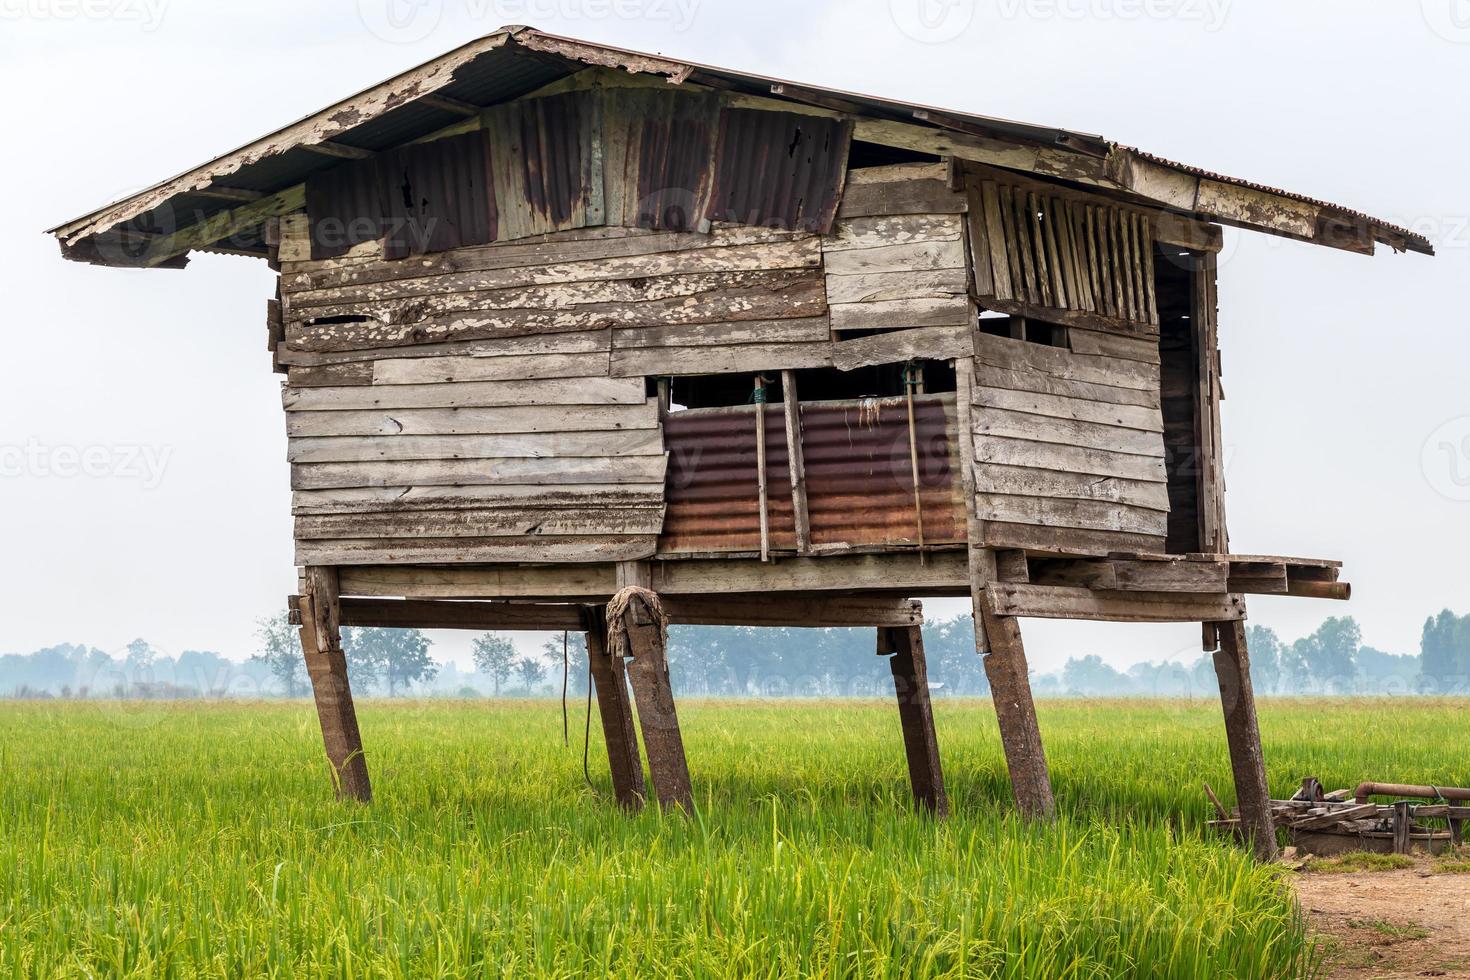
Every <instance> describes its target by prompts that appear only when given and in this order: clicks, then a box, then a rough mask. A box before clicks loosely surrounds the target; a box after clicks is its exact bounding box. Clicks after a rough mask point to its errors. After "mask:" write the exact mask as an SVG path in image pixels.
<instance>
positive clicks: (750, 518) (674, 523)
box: [658, 405, 796, 554]
mask: <svg viewBox="0 0 1470 980" xmlns="http://www.w3.org/2000/svg"><path fill="white" fill-rule="evenodd" d="M755 415H756V409H755V406H754V405H739V406H735V407H732V408H699V409H690V410H688V411H683V412H674V413H672V414H670V415H669V416H668V417H667V418H666V419H665V420H664V445H665V446H666V447H667V449H668V451H669V470H668V480H667V484H666V490H665V497H666V498H667V507H666V509H665V511H664V531H663V536H662V537H660V538H659V542H658V550H659V552H660V553H679V554H691V553H700V552H719V551H743V552H753V551H760V547H761V531H760V489H759V482H758V476H757V467H756V443H755ZM765 428H766V486H767V494H768V504H767V513H768V515H769V522H770V537H771V547H772V548H773V549H777V550H795V548H796V522H795V520H794V518H793V516H792V509H791V471H790V470H789V469H788V462H787V461H788V458H789V457H788V454H787V451H786V418H785V415H784V414H783V412H782V409H781V406H780V405H767V406H766V425H765Z"/></svg>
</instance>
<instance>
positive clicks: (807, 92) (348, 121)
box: [50, 27, 1433, 264]
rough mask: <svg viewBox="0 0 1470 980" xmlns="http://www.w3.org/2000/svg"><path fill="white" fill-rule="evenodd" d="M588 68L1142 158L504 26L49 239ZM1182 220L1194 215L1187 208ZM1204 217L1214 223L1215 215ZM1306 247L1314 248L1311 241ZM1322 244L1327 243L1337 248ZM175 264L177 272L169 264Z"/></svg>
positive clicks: (152, 219)
mask: <svg viewBox="0 0 1470 980" xmlns="http://www.w3.org/2000/svg"><path fill="white" fill-rule="evenodd" d="M586 66H602V67H607V68H614V69H619V70H624V71H628V72H631V73H644V74H653V75H661V76H663V77H665V78H667V79H668V80H669V81H671V82H673V83H676V84H682V83H685V82H694V83H704V84H706V85H710V86H713V87H715V88H720V89H725V90H733V91H737V92H746V93H750V94H759V95H763V96H766V97H773V98H777V99H789V100H792V101H795V102H807V103H809V104H812V103H814V104H818V105H827V106H836V107H838V108H839V110H840V111H846V112H849V113H851V114H855V115H863V116H874V117H879V118H888V119H893V120H899V121H904V122H909V123H912V124H917V125H926V126H932V127H934V128H936V129H938V130H940V131H943V130H951V131H957V132H963V133H969V134H972V135H985V136H993V137H998V138H1001V139H1008V140H1013V141H1017V142H1020V143H1023V144H1027V145H1032V146H1041V147H1055V148H1058V149H1061V150H1064V151H1070V152H1073V153H1081V154H1087V155H1090V156H1093V157H1109V158H1111V157H1112V156H1113V154H1114V153H1115V152H1119V151H1121V152H1122V153H1124V154H1126V153H1129V152H1135V151H1130V150H1128V149H1127V148H1126V147H1120V146H1119V145H1118V144H1115V143H1111V142H1108V141H1106V140H1104V139H1103V138H1102V137H1099V136H1095V135H1093V134H1088V133H1080V132H1076V131H1071V130H1065V129H1057V128H1053V127H1044V126H1032V125H1029V124H1026V123H1018V122H1014V121H1011V120H1005V119H997V118H994V117H987V116H979V115H974V114H969V113H959V112H948V111H943V110H938V109H933V108H930V107H927V106H921V105H915V104H912V103H905V102H899V101H895V100H889V99H879V98H875V97H872V96H868V95H861V94H857V93H852V92H842V91H839V90H835V89H825V88H818V87H815V86H799V85H796V84H793V83H791V82H786V81H783V80H780V79H775V78H768V77H765V76H761V75H754V74H749V73H744V72H736V71H732V70H729V69H723V68H716V67H712V66H705V65H698V64H695V63H692V62H685V61H677V60H673V59H669V58H664V57H661V56H658V55H649V54H642V53H639V52H635V51H629V50H626V49H621V48H612V47H607V46H603V45H595V44H589V43H586V42H581V41H577V40H574V39H571V38H564V37H558V36H556V35H552V34H545V33H542V32H539V31H535V30H532V29H530V28H526V27H507V28H502V29H501V30H499V31H496V32H494V33H493V34H490V35H488V36H486V37H484V38H480V39H478V40H476V41H472V42H470V43H469V44H466V45H463V46H461V47H459V48H456V49H455V50H453V51H451V52H449V53H447V54H445V55H443V56H441V57H439V58H437V59H435V60H433V61H431V62H428V63H426V64H424V65H421V66H419V67H417V68H414V69H411V70H410V71H407V72H404V73H402V74H400V75H397V76H395V77H393V78H391V79H389V80H387V81H385V82H382V83H380V84H379V85H376V86H373V87H372V88H370V89H367V90H364V91H363V92H360V93H358V94H357V95H354V96H351V97H350V98H347V99H344V100H342V101H341V102H338V103H336V104H334V105H332V106H329V107H328V108H326V109H324V110H322V111H320V112H318V113H314V114H312V115H310V116H307V117H305V118H303V119H301V120H298V121H297V122H295V123H292V124H291V125H289V126H286V127H285V128H283V129H281V130H278V131H277V132H275V133H272V134H270V135H268V136H265V137H262V138H261V139H258V140H256V141H254V142H253V143H249V144H247V145H245V146H243V147H240V148H239V149H236V150H234V151H232V152H230V153H227V154H224V155H223V156H220V157H218V158H216V159H214V160H211V161H209V162H208V163H206V164H203V165H202V166H199V167H196V168H194V169H192V170H189V171H186V172H185V173H183V174H180V175H178V176H176V177H173V178H171V179H169V180H165V181H162V182H160V183H158V184H155V185H154V186H152V187H150V188H148V189H146V190H144V191H141V192H139V193H137V194H134V195H133V196H131V197H129V198H126V199H124V200H121V201H117V202H114V203H112V204H109V205H106V206H104V207H102V208H99V209H97V210H96V211H93V212H91V213H89V214H86V215H83V216H81V217H79V218H76V219H74V220H72V221H68V222H65V223H63V224H61V225H58V226H57V227H55V228H52V229H50V231H51V233H52V234H55V235H56V236H57V237H58V238H59V239H60V240H61V243H62V246H63V251H64V252H65V253H66V254H67V255H68V257H71V258H76V259H80V260H84V261H103V262H107V261H108V260H107V257H106V256H103V255H99V254H98V249H97V248H96V243H95V242H92V241H91V240H92V239H95V238H96V236H99V235H101V234H103V233H106V232H108V231H109V230H110V229H113V228H114V227H116V226H118V225H120V224H122V223H123V222H127V221H130V220H132V219H137V218H139V217H140V216H143V217H144V219H145V224H144V225H143V226H144V227H148V226H150V225H160V224H163V223H167V222H170V221H173V220H174V216H173V215H172V214H171V213H170V209H171V208H175V207H177V202H176V200H175V199H176V198H178V196H179V195H181V194H185V193H188V192H190V191H196V190H198V189H200V188H205V187H208V186H210V185H211V184H213V183H215V182H216V181H218V182H219V184H220V185H221V186H228V187H241V188H248V189H254V190H260V191H264V192H267V193H274V192H277V191H281V190H285V189H287V188H290V187H293V186H295V185H297V184H300V183H302V182H303V181H304V180H305V179H306V178H307V177H308V176H309V175H310V174H311V173H313V172H316V171H318V170H320V169H323V168H324V167H327V166H331V165H332V164H333V162H334V161H332V160H331V158H330V157H323V156H322V155H321V154H317V153H312V152H308V151H304V150H301V149H299V148H300V147H302V146H304V145H309V144H314V143H319V142H323V141H335V142H340V143H343V144H346V145H349V146H358V147H361V148H366V149H370V150H372V149H382V148H385V147H388V146H391V145H396V144H398V143H402V142H406V141H410V140H413V139H418V138H421V137H423V136H426V135H429V134H430V133H432V132H434V131H436V130H437V129H439V128H442V127H443V126H444V125H446V121H448V120H450V119H452V116H453V113H452V112H445V111H443V110H442V109H441V108H437V107H430V106H427V105H424V104H419V103H418V100H420V99H422V98H423V97H424V96H427V95H433V94H440V95H444V96H449V97H451V98H454V99H457V100H461V101H463V102H466V103H470V104H473V105H478V106H489V105H494V104H498V103H501V102H505V101H507V100H511V99H515V98H518V97H520V96H522V95H525V94H527V93H529V92H531V91H534V90H535V89H537V88H539V87H541V86H543V85H545V84H548V83H550V82H553V81H556V80H557V79H559V78H562V77H565V76H566V75H570V74H572V73H574V72H576V71H578V70H580V69H581V68H583V67H586ZM1136 156H1137V157H1138V159H1140V160H1145V161H1148V162H1150V163H1153V164H1156V165H1158V166H1161V167H1165V168H1168V169H1170V170H1173V171H1175V172H1178V173H1181V174H1189V175H1192V176H1195V177H1198V178H1200V179H1206V180H1211V181H1218V182H1220V183H1222V184H1228V185H1231V186H1234V187H1240V188H1249V189H1252V190H1256V191H1259V192H1261V193H1264V194H1270V195H1275V196H1278V197H1280V198H1283V199H1287V200H1291V201H1296V202H1301V203H1305V204H1307V205H1308V206H1311V207H1316V208H1319V209H1320V211H1321V215H1320V220H1321V221H1323V222H1326V223H1327V224H1328V225H1331V224H1334V223H1337V224H1346V225H1351V226H1353V227H1352V228H1351V229H1350V231H1351V232H1352V233H1353V234H1354V235H1357V236H1360V237H1361V236H1366V238H1367V244H1368V245H1370V246H1371V243H1372V240H1373V239H1377V240H1379V241H1384V242H1386V243H1387V244H1390V245H1392V246H1393V247H1395V248H1407V249H1412V250H1415V251H1421V252H1425V253H1429V254H1432V253H1433V245H1432V244H1431V243H1430V242H1429V240H1428V239H1427V238H1425V237H1424V236H1422V235H1418V234H1415V233H1413V232H1411V231H1409V230H1408V229H1404V228H1401V227H1398V226H1396V225H1393V224H1390V223H1388V222H1383V221H1379V220H1378V219H1376V218H1372V217H1371V216H1369V215H1366V214H1364V213H1363V212H1361V211H1356V210H1353V209H1350V208H1345V207H1343V206H1341V205H1336V204H1331V203H1330V202H1326V201H1320V200H1318V199H1316V198H1311V197H1306V196H1304V195H1299V194H1292V193H1289V192H1286V191H1283V190H1280V189H1278V188H1274V187H1269V186H1267V185H1264V184H1256V183H1252V182H1249V181H1244V180H1240V179H1238V178H1231V177H1227V176H1224V175H1222V174H1215V173H1212V172H1210V171H1206V170H1202V169H1200V168H1195V167H1189V166H1186V165H1183V164H1179V163H1177V162H1175V161H1171V160H1167V159H1165V158H1163V157H1158V156H1154V155H1152V154H1146V153H1141V152H1140V153H1136ZM1110 163H1111V160H1110ZM1123 189H1124V190H1126V189H1127V188H1126V187H1125V188H1123ZM782 196H784V197H788V198H789V197H793V196H794V195H793V193H792V192H791V191H790V190H789V189H788V190H787V191H786V192H785V193H784V194H783V195H782ZM786 203H790V201H787V202H786ZM778 210H780V209H778ZM1184 210H1185V211H1186V212H1187V211H1188V208H1187V207H1186V208H1185V209H1184ZM1204 216H1205V217H1211V216H1210V215H1208V214H1205V215H1204ZM1247 217H1248V216H1247ZM1221 220H1225V219H1221ZM1234 223H1237V224H1242V225H1243V226H1245V227H1259V226H1258V225H1256V224H1252V223H1251V222H1250V221H1249V220H1244V221H1235V222H1234ZM1359 226H1361V227H1359ZM1308 240H1312V238H1311V237H1310V236H1308ZM1324 240H1325V241H1327V243H1328V244H1332V241H1331V239H1330V237H1326V238H1324ZM1369 250H1371V249H1369ZM181 260H182V259H181ZM117 264H127V263H126V262H119V263H117ZM169 264H178V263H175V262H173V261H172V260H170V263H169Z"/></svg>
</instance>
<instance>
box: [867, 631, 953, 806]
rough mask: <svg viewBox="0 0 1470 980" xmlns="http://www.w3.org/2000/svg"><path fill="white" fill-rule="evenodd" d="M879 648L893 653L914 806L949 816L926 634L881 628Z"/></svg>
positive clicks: (894, 681)
mask: <svg viewBox="0 0 1470 980" xmlns="http://www.w3.org/2000/svg"><path fill="white" fill-rule="evenodd" d="M878 650H879V652H880V653H892V654H893V656H892V657H890V658H889V660H888V666H889V669H890V670H892V671H893V690H894V693H895V694H896V695H897V696H898V717H899V721H900V722H901V723H902V725H903V750H904V755H905V756H907V757H908V763H909V782H910V784H912V786H913V790H914V805H915V806H916V807H918V808H920V809H923V810H927V811H928V812H929V813H932V814H934V815H935V816H939V817H945V816H948V815H949V797H948V796H947V795H946V794H945V792H944V773H943V772H942V771H941V770H940V768H939V742H938V740H937V739H936V738H935V737H934V713H933V711H932V709H931V706H930V704H929V671H928V668H927V667H926V666H925V663H924V635H923V631H922V629H921V628H920V627H918V626H909V627H882V628H880V629H879V630H878Z"/></svg>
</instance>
